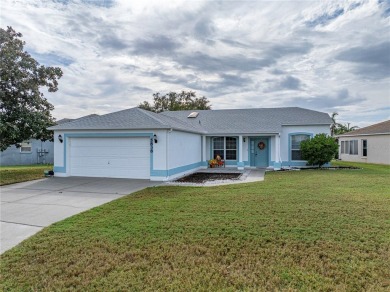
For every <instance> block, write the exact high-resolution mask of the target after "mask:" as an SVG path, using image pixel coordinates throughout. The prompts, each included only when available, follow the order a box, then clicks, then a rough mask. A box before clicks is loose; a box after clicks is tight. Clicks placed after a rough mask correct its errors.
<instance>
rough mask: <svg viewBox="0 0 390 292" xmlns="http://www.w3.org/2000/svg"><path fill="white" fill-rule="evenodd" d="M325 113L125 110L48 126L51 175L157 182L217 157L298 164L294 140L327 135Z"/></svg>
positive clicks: (246, 164)
mask: <svg viewBox="0 0 390 292" xmlns="http://www.w3.org/2000/svg"><path fill="white" fill-rule="evenodd" d="M331 123H332V120H331V118H330V117H329V115H328V114H326V113H322V112H317V111H312V110H307V109H303V108H297V107H293V108H268V109H267V108H263V109H236V110H234V109H233V110H199V111H172V112H163V113H160V114H156V113H153V112H149V111H145V110H142V109H139V108H131V109H128V110H123V111H119V112H114V113H110V114H106V115H102V116H93V117H87V118H83V119H79V120H76V121H72V122H69V123H66V124H62V125H57V126H54V127H51V128H50V129H51V130H54V172H55V175H56V176H89V177H116V178H139V179H151V180H157V181H164V180H169V179H173V178H175V177H178V176H182V175H184V174H186V173H189V172H193V171H195V170H197V169H199V168H207V166H208V160H209V159H211V158H215V156H216V155H220V156H221V157H222V159H224V160H225V164H226V166H227V167H229V166H231V167H237V168H238V169H243V168H250V167H263V168H273V169H279V168H281V167H282V166H305V165H306V161H303V160H301V158H300V149H299V148H300V142H301V141H302V140H304V139H307V138H310V137H313V136H314V135H316V134H318V133H326V134H330V124H331Z"/></svg>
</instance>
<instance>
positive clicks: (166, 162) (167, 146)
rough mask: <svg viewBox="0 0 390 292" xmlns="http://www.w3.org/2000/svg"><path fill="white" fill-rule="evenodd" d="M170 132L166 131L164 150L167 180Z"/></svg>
mask: <svg viewBox="0 0 390 292" xmlns="http://www.w3.org/2000/svg"><path fill="white" fill-rule="evenodd" d="M171 132H172V129H170V130H169V131H166V134H165V135H166V140H167V142H166V148H165V159H166V161H165V169H166V170H167V177H166V178H167V180H168V178H169V137H170V135H169V134H170V133H171Z"/></svg>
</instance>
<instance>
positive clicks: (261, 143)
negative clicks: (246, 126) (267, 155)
mask: <svg viewBox="0 0 390 292" xmlns="http://www.w3.org/2000/svg"><path fill="white" fill-rule="evenodd" d="M257 147H259V149H260V150H263V149H264V148H265V143H264V142H259V144H257Z"/></svg>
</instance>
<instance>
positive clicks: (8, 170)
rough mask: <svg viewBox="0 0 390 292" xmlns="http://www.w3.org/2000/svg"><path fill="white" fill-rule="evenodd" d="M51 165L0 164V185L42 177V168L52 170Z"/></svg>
mask: <svg viewBox="0 0 390 292" xmlns="http://www.w3.org/2000/svg"><path fill="white" fill-rule="evenodd" d="M52 169H53V166H52V165H42V164H39V165H20V166H19V165H18V166H0V185H1V186H3V185H9V184H14V183H18V182H24V181H29V180H34V179H40V178H43V177H44V173H43V172H44V170H52Z"/></svg>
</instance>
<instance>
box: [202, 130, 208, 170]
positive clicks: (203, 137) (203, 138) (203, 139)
mask: <svg viewBox="0 0 390 292" xmlns="http://www.w3.org/2000/svg"><path fill="white" fill-rule="evenodd" d="M202 166H203V167H204V168H207V157H206V136H204V135H203V136H202Z"/></svg>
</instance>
